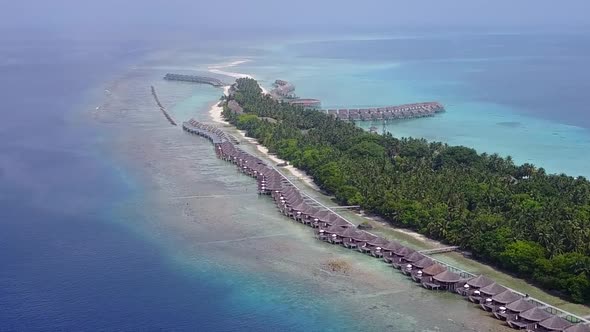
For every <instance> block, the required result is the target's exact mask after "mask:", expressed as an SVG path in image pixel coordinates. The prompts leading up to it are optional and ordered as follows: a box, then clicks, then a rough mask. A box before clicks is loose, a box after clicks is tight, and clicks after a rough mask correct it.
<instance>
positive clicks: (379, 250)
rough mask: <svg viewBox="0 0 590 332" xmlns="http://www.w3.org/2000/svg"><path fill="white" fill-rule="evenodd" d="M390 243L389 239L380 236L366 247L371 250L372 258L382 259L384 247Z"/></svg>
mask: <svg viewBox="0 0 590 332" xmlns="http://www.w3.org/2000/svg"><path fill="white" fill-rule="evenodd" d="M388 243H389V241H388V240H387V239H384V238H382V237H379V236H378V237H376V238H375V239H374V240H371V241H369V242H367V243H366V244H365V246H366V247H368V248H369V252H370V254H371V256H373V257H377V258H381V257H383V246H384V245H386V244H388Z"/></svg>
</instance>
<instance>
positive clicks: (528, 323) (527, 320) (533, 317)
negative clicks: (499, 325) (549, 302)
mask: <svg viewBox="0 0 590 332" xmlns="http://www.w3.org/2000/svg"><path fill="white" fill-rule="evenodd" d="M551 316H553V315H551V314H550V313H548V312H547V311H545V310H543V309H541V308H539V307H534V308H532V309H529V310H527V311H524V312H521V313H520V314H518V315H516V316H514V318H513V319H508V320H506V322H507V323H508V325H509V326H510V327H511V328H513V329H517V330H524V329H527V330H534V329H536V328H537V324H538V323H539V322H542V321H544V320H545V319H548V318H551Z"/></svg>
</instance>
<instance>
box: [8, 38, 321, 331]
mask: <svg viewBox="0 0 590 332" xmlns="http://www.w3.org/2000/svg"><path fill="white" fill-rule="evenodd" d="M4 45H5V46H7V47H6V48H3V49H5V50H9V51H8V52H6V53H3V54H2V57H1V58H0V96H1V100H2V107H1V114H2V119H3V120H2V125H0V331H25V330H26V331H64V330H67V331H83V330H103V331H116V330H125V331H148V330H152V331H153V330H169V331H179V330H190V331H194V330H202V331H235V330H310V327H311V326H313V327H314V328H316V329H323V328H325V327H326V326H324V325H323V324H324V323H322V322H318V321H317V317H316V316H317V315H319V314H321V312H317V313H313V312H312V313H309V314H308V313H306V312H298V310H297V309H296V308H292V305H289V304H288V303H287V304H285V305H282V304H281V303H282V301H284V300H285V298H287V299H288V296H291V295H290V294H287V295H285V296H283V297H281V296H279V300H278V303H277V302H276V301H270V300H268V299H270V298H272V296H269V294H268V293H265V292H271V293H272V292H273V289H274V288H273V287H272V284H269V283H264V284H263V283H262V282H263V281H262V280H258V279H256V277H248V276H243V275H231V274H229V273H224V272H223V271H221V270H220V269H215V268H207V267H206V266H204V265H203V266H202V267H201V269H199V270H196V271H195V270H194V269H191V268H189V267H187V265H186V264H174V263H172V262H171V260H170V258H169V257H167V256H166V255H165V253H164V251H165V250H164V249H162V247H161V246H159V245H157V244H155V243H154V242H153V241H150V240H149V239H148V237H145V236H142V235H141V232H140V231H137V230H134V229H132V227H129V226H128V225H129V224H132V223H131V222H130V221H129V220H125V219H124V217H123V216H120V215H117V214H115V213H114V209H115V207H116V204H117V202H119V201H121V200H122V199H129V198H130V197H135V196H138V197H141V184H139V183H136V182H135V179H134V178H133V177H132V176H131V175H130V174H128V173H126V171H124V170H122V168H120V167H119V166H118V165H116V164H115V163H114V162H113V161H111V158H110V156H109V154H108V151H103V150H101V149H100V148H98V145H97V144H96V143H97V141H98V140H100V137H101V135H102V134H101V133H100V132H99V130H98V129H97V128H95V127H94V126H93V125H92V122H91V121H90V122H89V121H86V120H87V119H86V120H84V118H85V117H84V116H83V113H85V112H86V113H88V112H90V111H91V110H92V108H93V106H92V105H95V104H93V102H94V101H95V98H96V95H99V94H100V93H101V92H102V90H101V88H100V87H101V86H102V83H103V82H106V81H108V80H109V79H111V78H112V77H114V76H116V75H117V72H118V71H120V70H123V69H124V68H126V67H128V66H130V65H132V64H133V63H134V61H137V59H138V58H139V57H141V56H142V55H143V53H144V52H147V51H148V49H149V48H148V47H147V46H145V45H142V44H141V43H130V42H125V43H123V42H121V43H119V42H104V41H96V40H88V39H85V40H72V39H59V38H56V39H41V40H39V39H34V38H33V39H25V40H18V41H17V40H7V41H5V44H4ZM197 266H198V264H197ZM237 281H240V282H237ZM276 289H277V291H276V292H275V293H273V294H275V295H276V294H280V292H281V288H280V285H279V286H277V288H276ZM259 297H265V299H266V300H265V299H262V298H259ZM303 300H304V298H303ZM328 323H330V322H329V321H327V320H326V323H325V324H328Z"/></svg>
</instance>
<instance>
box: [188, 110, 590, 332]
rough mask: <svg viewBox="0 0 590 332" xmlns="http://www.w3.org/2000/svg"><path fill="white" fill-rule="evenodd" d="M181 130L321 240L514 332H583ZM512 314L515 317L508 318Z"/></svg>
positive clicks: (582, 324) (219, 138) (221, 140)
mask: <svg viewBox="0 0 590 332" xmlns="http://www.w3.org/2000/svg"><path fill="white" fill-rule="evenodd" d="M183 129H184V130H185V131H186V132H188V133H191V134H195V135H199V136H202V137H205V138H207V139H208V140H209V141H211V142H212V143H213V145H214V149H215V153H216V155H217V157H218V158H220V159H222V160H224V161H227V162H230V163H232V164H234V165H235V166H236V167H237V170H238V171H239V172H241V173H244V174H246V175H248V176H251V177H253V178H255V179H256V182H257V187H258V194H260V195H268V196H270V197H271V198H272V200H273V201H274V203H275V204H276V206H277V209H278V210H279V212H280V213H282V214H283V215H285V216H287V217H288V218H290V219H292V220H293V221H295V222H298V223H301V224H304V225H307V226H309V227H312V228H314V229H315V231H314V232H315V235H316V238H317V239H319V240H321V241H325V242H327V243H330V244H334V245H342V246H344V247H346V248H349V249H353V250H356V251H359V252H361V253H364V254H367V255H370V256H373V257H376V258H379V259H381V260H382V261H384V262H388V263H391V265H392V266H395V267H398V265H399V267H398V268H400V270H401V272H402V273H404V274H406V275H408V276H410V277H411V278H412V279H413V280H414V281H416V282H419V283H420V284H421V285H422V286H423V287H425V288H427V289H432V290H444V291H451V292H453V293H455V294H459V295H461V296H462V297H464V298H466V299H467V298H469V299H470V300H471V301H473V302H476V303H478V304H480V305H481V307H482V308H483V309H485V310H486V311H490V312H491V314H494V316H496V314H497V316H496V317H498V318H499V319H501V318H502V317H504V318H505V319H506V321H507V323H508V324H511V326H512V325H513V326H515V327H516V328H526V329H530V330H533V331H547V330H549V331H564V332H568V331H573V332H576V331H585V330H586V326H587V325H586V324H588V323H590V321H588V320H587V319H586V318H582V317H579V316H576V315H574V314H571V313H569V312H565V311H563V310H561V309H558V308H556V307H553V306H551V305H549V304H547V303H544V302H542V301H539V300H536V299H534V298H531V297H529V296H528V295H525V294H523V293H520V292H518V291H515V290H512V289H510V288H507V287H504V286H502V285H499V284H497V283H496V282H494V281H493V280H492V279H490V278H487V277H485V276H476V275H474V274H472V273H469V272H467V271H464V270H461V269H459V268H456V267H453V266H451V265H449V264H447V263H444V262H442V261H440V260H436V259H434V258H432V257H430V256H429V257H427V256H426V255H427V254H428V252H429V251H422V252H420V251H416V250H414V249H412V248H410V247H407V246H404V245H402V244H400V243H398V242H396V241H390V240H388V239H385V238H382V237H379V236H376V235H374V234H371V233H369V232H366V231H364V230H360V229H358V228H357V227H356V226H355V225H354V224H352V223H351V222H349V221H348V220H346V219H345V218H343V217H342V216H341V215H339V214H338V213H336V212H335V211H334V210H333V209H331V208H329V207H327V206H325V205H323V204H322V203H320V202H319V201H317V200H316V199H314V198H313V197H311V196H309V195H307V194H305V193H304V192H303V191H301V190H299V188H298V187H297V186H296V185H295V184H294V183H293V182H291V180H289V178H288V177H287V176H285V175H284V174H283V173H281V172H280V171H279V170H278V169H277V168H276V167H274V166H272V165H269V164H267V163H265V162H264V161H263V160H261V159H260V158H258V157H256V156H253V155H251V154H249V153H247V152H245V151H243V150H241V149H240V148H238V147H236V146H235V145H234V144H233V143H232V142H231V140H230V138H229V136H228V135H227V134H226V133H225V132H224V131H223V130H221V129H219V128H216V127H214V126H210V125H206V124H203V123H200V122H198V121H195V120H190V121H187V122H185V123H183ZM451 249H452V250H455V249H456V248H455V247H446V248H441V249H439V250H440V251H439V252H443V251H449V250H451ZM432 253H436V251H433V252H432ZM472 290H474V291H472ZM518 301H520V302H518ZM517 302H518V303H517ZM522 302H526V303H527V304H523V303H522ZM525 309H526V310H525ZM508 310H512V311H510V312H509V311H508ZM519 311H520V312H519ZM507 313H508V314H507ZM514 313H518V314H517V315H510V314H514Z"/></svg>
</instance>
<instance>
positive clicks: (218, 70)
mask: <svg viewBox="0 0 590 332" xmlns="http://www.w3.org/2000/svg"><path fill="white" fill-rule="evenodd" d="M246 62H250V60H237V61H233V62H230V63H227V64H218V65H214V66H209V67H208V68H207V69H208V71H209V72H210V73H214V74H219V75H225V76H229V77H233V78H251V79H255V78H254V76H252V75H249V74H244V73H237V72H232V71H227V70H224V69H226V68H231V67H235V66H238V65H241V64H242V63H246ZM260 88H261V89H262V93H264V94H268V90H267V89H266V88H264V87H263V86H262V85H260Z"/></svg>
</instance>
